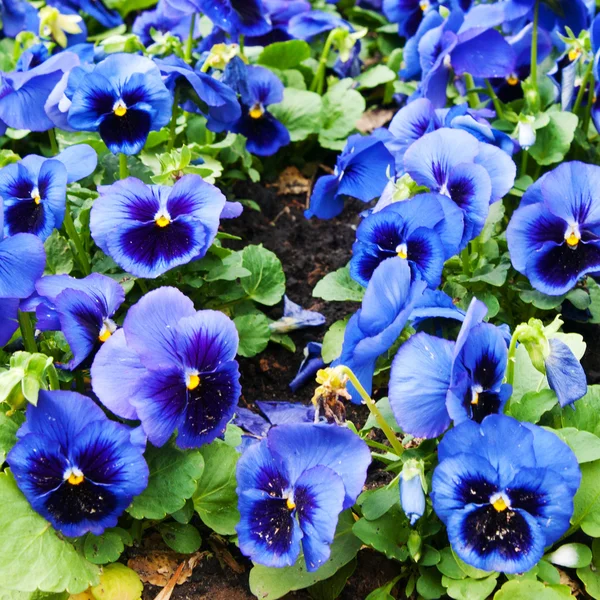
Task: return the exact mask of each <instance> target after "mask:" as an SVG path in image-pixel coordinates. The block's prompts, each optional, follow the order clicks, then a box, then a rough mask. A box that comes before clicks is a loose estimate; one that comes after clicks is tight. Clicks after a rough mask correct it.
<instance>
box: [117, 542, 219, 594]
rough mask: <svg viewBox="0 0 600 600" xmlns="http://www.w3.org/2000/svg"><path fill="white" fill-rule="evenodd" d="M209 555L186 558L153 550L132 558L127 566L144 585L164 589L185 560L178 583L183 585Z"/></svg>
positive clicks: (197, 553) (203, 554) (201, 554)
mask: <svg viewBox="0 0 600 600" xmlns="http://www.w3.org/2000/svg"><path fill="white" fill-rule="evenodd" d="M207 554H208V552H196V553H195V554H192V555H191V556H187V557H186V556H184V555H182V554H178V553H177V552H169V551H163V550H151V551H149V552H146V553H144V554H139V555H138V556H135V557H133V558H130V559H129V560H128V561H127V566H128V567H129V568H130V569H133V570H134V571H135V572H136V573H137V574H138V575H139V576H140V579H141V580H142V581H143V582H144V583H150V584H151V585H157V586H159V587H164V586H166V585H167V583H168V582H169V579H170V578H171V577H172V576H173V574H174V573H175V572H176V571H177V568H178V565H179V564H180V562H181V560H182V558H183V559H184V560H183V569H182V571H181V574H180V576H179V578H178V579H177V583H178V584H179V585H181V584H182V583H185V582H186V581H187V580H188V579H189V578H190V577H191V576H192V571H193V570H194V567H195V566H196V565H197V564H198V562H199V561H200V560H201V559H202V558H203V557H204V556H206V555H207Z"/></svg>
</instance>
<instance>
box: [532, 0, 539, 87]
mask: <svg viewBox="0 0 600 600" xmlns="http://www.w3.org/2000/svg"><path fill="white" fill-rule="evenodd" d="M539 19H540V0H535V7H534V9H533V31H532V32H531V81H532V83H533V89H534V90H535V92H536V94H538V93H539V92H538V80H537V67H538V64H537V59H538V23H539Z"/></svg>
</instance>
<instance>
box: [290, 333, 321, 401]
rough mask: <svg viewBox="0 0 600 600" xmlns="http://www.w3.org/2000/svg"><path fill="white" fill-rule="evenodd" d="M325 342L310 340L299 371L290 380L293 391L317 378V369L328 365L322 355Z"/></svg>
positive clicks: (304, 351) (303, 352)
mask: <svg viewBox="0 0 600 600" xmlns="http://www.w3.org/2000/svg"><path fill="white" fill-rule="evenodd" d="M322 350H323V344H319V343H318V342H308V344H306V347H305V348H304V350H303V351H302V355H303V357H304V358H303V359H302V362H301V363H300V366H299V367H298V372H297V373H296V376H295V377H294V379H292V381H290V389H291V390H292V392H297V391H298V390H299V389H300V388H301V387H302V386H304V385H306V384H307V383H308V382H309V381H311V380H313V381H314V378H315V375H316V374H317V371H318V370H319V369H323V368H324V367H325V366H326V363H325V361H324V360H323V358H322V356H321V351H322Z"/></svg>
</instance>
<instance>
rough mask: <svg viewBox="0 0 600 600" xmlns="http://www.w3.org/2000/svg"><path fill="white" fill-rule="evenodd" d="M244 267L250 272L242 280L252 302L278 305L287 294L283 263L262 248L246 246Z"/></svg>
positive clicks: (243, 255)
mask: <svg viewBox="0 0 600 600" xmlns="http://www.w3.org/2000/svg"><path fill="white" fill-rule="evenodd" d="M242 266H243V267H244V268H245V269H248V271H250V275H249V276H248V277H244V278H243V279H241V280H240V282H241V284H242V287H243V288H244V291H245V292H246V294H247V295H248V297H249V298H250V299H251V300H254V301H255V302H258V303H260V304H266V305H267V306H273V305H274V304H277V303H278V302H279V301H280V300H281V299H282V298H283V294H284V292H285V275H284V273H283V267H282V266H281V261H280V260H279V259H278V258H277V256H276V255H275V254H274V253H273V252H271V251H270V250H267V249H266V248H264V247H263V246H262V244H261V245H260V246H246V247H245V248H244V250H243V251H242Z"/></svg>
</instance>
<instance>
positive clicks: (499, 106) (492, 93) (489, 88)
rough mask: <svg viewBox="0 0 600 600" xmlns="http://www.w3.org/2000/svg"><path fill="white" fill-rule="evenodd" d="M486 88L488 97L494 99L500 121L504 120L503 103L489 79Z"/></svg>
mask: <svg viewBox="0 0 600 600" xmlns="http://www.w3.org/2000/svg"><path fill="white" fill-rule="evenodd" d="M485 88H486V90H487V93H488V96H489V97H490V98H491V99H492V102H493V103H494V108H495V109H496V116H497V117H498V118H499V119H503V118H504V111H503V110H502V103H501V102H500V99H499V98H498V96H496V92H495V91H494V88H493V87H492V84H491V83H490V82H489V81H488V80H487V79H486V80H485Z"/></svg>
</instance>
